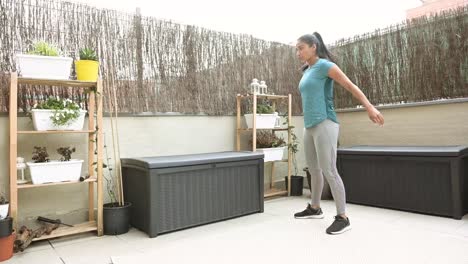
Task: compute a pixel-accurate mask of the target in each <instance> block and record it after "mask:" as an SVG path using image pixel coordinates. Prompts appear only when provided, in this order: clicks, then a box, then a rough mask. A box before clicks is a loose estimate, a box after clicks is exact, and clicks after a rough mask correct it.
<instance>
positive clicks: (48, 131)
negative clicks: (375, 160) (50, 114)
mask: <svg viewBox="0 0 468 264" xmlns="http://www.w3.org/2000/svg"><path fill="white" fill-rule="evenodd" d="M64 133H65V134H66V133H68V134H73V133H78V134H79V133H84V134H90V133H91V134H93V133H96V130H46V131H34V130H23V131H18V134H64Z"/></svg>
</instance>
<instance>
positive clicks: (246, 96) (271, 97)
mask: <svg viewBox="0 0 468 264" xmlns="http://www.w3.org/2000/svg"><path fill="white" fill-rule="evenodd" d="M237 96H238V97H244V98H250V97H253V94H238V95H237ZM255 96H256V97H257V98H265V99H271V100H277V99H288V96H287V95H274V94H256V95H255Z"/></svg>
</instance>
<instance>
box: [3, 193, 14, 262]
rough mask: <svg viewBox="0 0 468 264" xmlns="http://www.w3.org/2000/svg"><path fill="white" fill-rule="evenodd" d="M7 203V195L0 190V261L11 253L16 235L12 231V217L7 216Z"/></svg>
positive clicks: (9, 256)
mask: <svg viewBox="0 0 468 264" xmlns="http://www.w3.org/2000/svg"><path fill="white" fill-rule="evenodd" d="M8 204H9V203H8V198H7V196H6V195H5V193H4V192H3V191H0V262H2V261H5V260H7V259H9V258H11V256H12V255H13V242H14V241H15V237H16V235H15V233H14V231H13V218H11V217H9V216H8Z"/></svg>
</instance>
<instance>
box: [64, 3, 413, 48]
mask: <svg viewBox="0 0 468 264" xmlns="http://www.w3.org/2000/svg"><path fill="white" fill-rule="evenodd" d="M72 2H81V3H85V4H88V5H90V6H95V7H98V8H107V9H114V10H119V11H124V12H129V13H132V12H135V10H136V8H137V7H139V8H140V9H141V13H142V15H143V16H151V17H155V18H160V19H165V20H171V21H173V22H176V23H181V24H185V25H196V26H200V27H205V28H208V29H213V30H217V31H224V32H231V33H237V34H248V35H253V36H254V37H257V38H260V39H264V40H268V41H277V42H281V43H286V44H295V42H296V40H297V38H298V37H300V36H301V35H304V34H308V33H313V32H314V31H317V32H319V33H320V34H321V35H322V38H323V40H324V42H325V43H327V44H332V43H333V42H335V41H336V40H339V39H342V38H349V37H353V36H355V35H360V34H364V33H367V32H372V31H374V30H375V29H378V28H382V29H383V28H386V27H387V26H390V25H393V24H397V23H400V22H402V21H404V20H405V15H406V10H407V9H410V8H414V7H417V6H420V5H421V0H321V1H318V0H308V1H306V0H276V1H274V0H269V1H266V0H233V1H223V0H132V1H123V0H72Z"/></svg>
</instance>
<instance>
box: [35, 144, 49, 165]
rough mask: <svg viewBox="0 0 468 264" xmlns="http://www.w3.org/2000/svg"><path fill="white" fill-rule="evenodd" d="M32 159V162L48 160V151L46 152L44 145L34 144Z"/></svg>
mask: <svg viewBox="0 0 468 264" xmlns="http://www.w3.org/2000/svg"><path fill="white" fill-rule="evenodd" d="M32 154H33V156H32V160H34V163H41V162H49V161H50V160H49V153H47V149H46V147H38V146H34V151H33V153H32Z"/></svg>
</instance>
